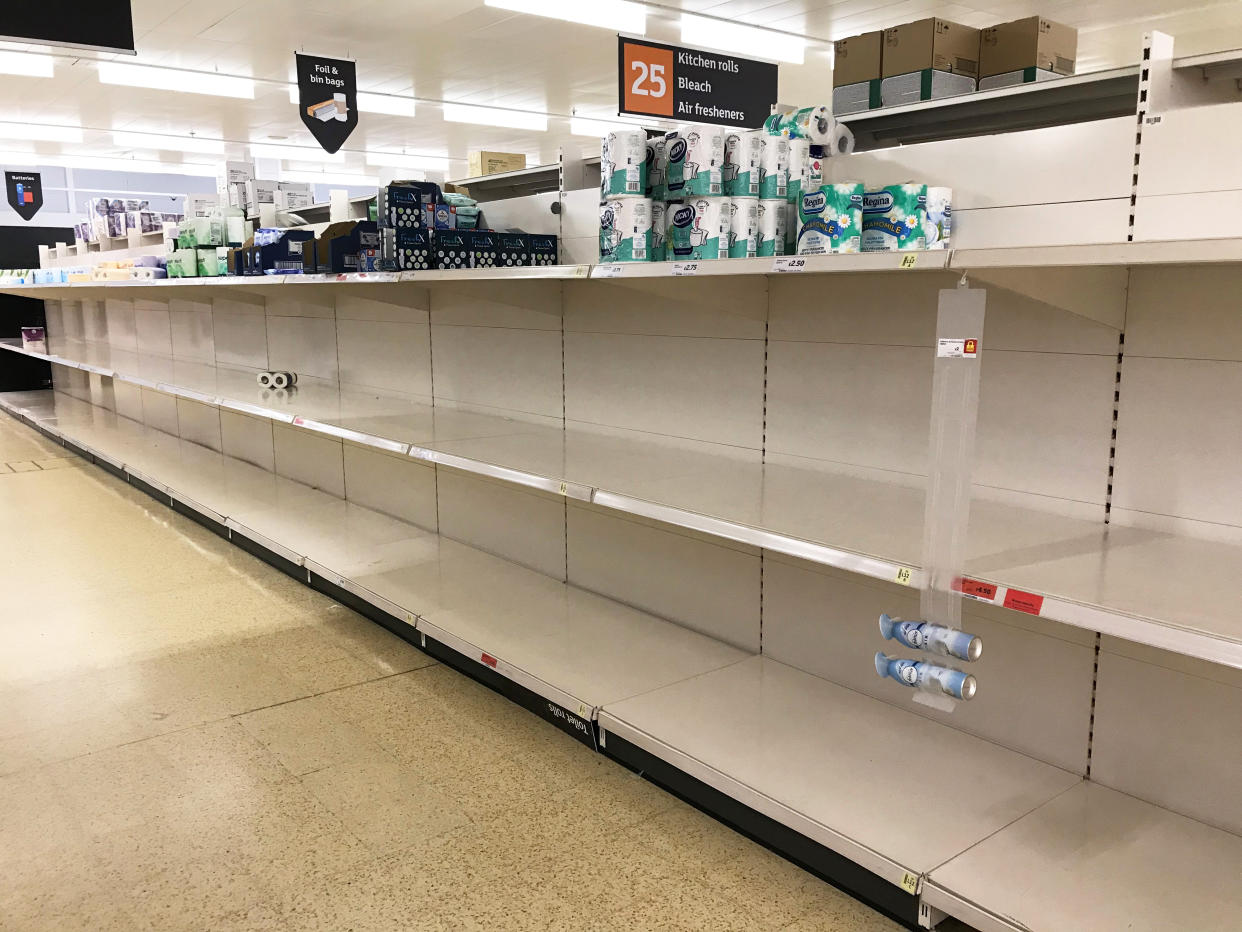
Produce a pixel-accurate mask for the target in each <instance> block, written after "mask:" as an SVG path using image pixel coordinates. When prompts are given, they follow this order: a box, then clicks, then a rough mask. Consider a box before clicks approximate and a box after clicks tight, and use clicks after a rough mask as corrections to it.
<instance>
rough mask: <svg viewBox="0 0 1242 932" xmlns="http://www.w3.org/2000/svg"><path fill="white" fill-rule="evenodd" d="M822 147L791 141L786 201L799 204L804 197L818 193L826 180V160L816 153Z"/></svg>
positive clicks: (805, 142)
mask: <svg viewBox="0 0 1242 932" xmlns="http://www.w3.org/2000/svg"><path fill="white" fill-rule="evenodd" d="M821 151H822V147H821V146H817V145H813V144H812V143H809V142H807V141H806V140H805V139H791V140H789V179H788V182H787V184H786V187H785V200H786V201H788V202H789V203H790V204H797V203H798V202H799V201H800V200H802V195H803V194H806V193H809V192H814V191H818V190H819V187H820V185H821V184H823V180H824V160H823V158H822V157H820V156H819V155H817V154H816V153H818V152H821Z"/></svg>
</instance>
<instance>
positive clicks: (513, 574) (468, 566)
mask: <svg viewBox="0 0 1242 932" xmlns="http://www.w3.org/2000/svg"><path fill="white" fill-rule="evenodd" d="M0 404H3V405H4V406H6V407H8V408H10V410H14V409H16V410H17V411H18V412H19V413H22V412H24V413H25V414H26V415H27V416H28V417H30V418H31V419H32V420H33V421H35V422H36V423H39V424H41V425H42V426H44V427H45V428H48V429H52V430H53V431H54V432H56V433H58V434H59V435H61V436H63V437H65V438H66V439H68V440H69V441H70V442H72V443H74V444H76V445H79V446H81V447H84V448H86V449H87V450H88V451H89V452H92V453H98V454H100V455H102V456H103V457H105V459H106V460H107V461H109V462H112V463H114V464H117V465H123V468H124V469H125V471H126V472H128V473H130V474H131V475H134V476H136V477H138V478H139V479H141V480H142V481H144V482H147V483H148V484H151V485H153V486H154V487H155V488H156V489H158V490H160V491H161V492H163V491H166V492H167V494H169V495H170V497H171V498H173V499H177V500H178V501H183V502H187V503H191V505H192V507H193V506H198V507H197V508H196V510H202V509H206V511H205V512H204V513H205V514H206V515H207V516H208V517H210V518H213V519H214V520H217V521H220V522H221V523H226V524H227V526H228V527H229V528H230V529H231V530H233V532H234V533H237V534H241V535H242V536H244V537H247V538H250V539H252V540H255V541H257V542H258V543H260V544H262V545H263V546H265V547H268V548H269V549H272V550H274V551H275V552H276V553H277V554H278V555H280V556H282V557H284V558H285V559H287V560H289V561H290V562H292V563H294V564H301V565H304V566H305V567H307V568H308V569H309V570H311V571H313V572H316V573H318V574H319V575H321V576H323V577H324V578H326V579H327V580H328V581H329V582H331V583H332V584H333V585H338V586H341V587H342V588H344V589H346V590H347V591H349V592H351V593H353V594H354V595H357V596H358V597H359V598H362V599H363V600H364V601H367V602H369V603H371V604H373V605H375V606H377V607H379V608H380V609H382V610H384V611H386V612H388V613H389V614H392V615H394V616H395V617H397V618H398V619H409V618H413V617H415V616H422V618H420V620H419V621H418V622H417V623H416V624H417V625H418V626H419V630H421V631H423V632H424V633H426V634H427V636H429V637H433V638H436V639H442V640H444V641H445V642H447V643H448V644H449V646H450V647H453V648H454V649H460V650H461V651H462V652H464V653H466V655H467V656H468V657H472V658H473V659H474V660H476V661H480V662H487V661H485V660H483V655H484V654H486V655H487V658H488V660H490V661H491V662H490V663H489V666H492V667H493V668H494V669H496V670H497V671H498V672H500V673H502V674H504V675H506V676H508V677H509V678H511V679H514V680H515V681H517V682H519V683H521V684H522V685H524V686H526V687H527V688H530V689H532V690H533V691H534V692H537V693H539V694H540V695H543V696H545V697H547V698H549V699H552V700H553V701H556V702H558V703H560V704H561V705H564V706H565V707H566V708H570V709H572V710H574V711H577V712H578V714H581V715H584V716H586V717H588V718H589V717H591V716H592V715H593V712H594V710H595V709H597V708H598V707H599V706H601V705H603V704H604V703H605V702H612V701H616V700H619V699H624V698H627V697H629V696H633V695H635V694H637V693H641V692H646V691H648V690H651V689H655V688H658V687H659V686H663V685H667V684H668V683H671V682H675V681H676V680H680V679H685V678H686V677H689V676H695V675H697V674H699V673H702V672H704V671H706V670H712V669H715V668H717V667H720V666H724V665H726V664H729V663H734V662H736V661H738V660H741V659H744V658H745V657H746V656H748V655H747V654H746V653H745V652H743V651H741V650H738V649H736V648H733V647H730V646H728V645H725V644H722V643H720V642H718V641H716V640H714V639H712V638H709V637H706V636H704V635H701V634H698V633H696V632H693V631H690V630H688V629H686V628H682V627H680V626H679V625H675V624H672V623H671V622H667V621H664V620H661V619H658V618H655V617H654V616H651V615H648V614H646V613H644V612H641V611H638V610H636V609H632V608H629V607H627V606H623V605H621V604H620V603H617V602H614V601H612V600H610V599H607V598H604V597H602V596H597V595H595V594H593V593H590V592H586V591H583V590H580V589H577V588H575V587H572V586H567V585H565V584H564V583H561V582H558V581H557V580H555V579H551V578H549V577H547V576H544V575H542V574H540V573H538V572H535V571H534V570H529V569H525V568H523V567H520V566H518V565H516V564H513V563H510V562H508V561H506V560H502V559H500V558H498V557H493V556H491V555H489V554H485V553H482V552H481V551H478V550H475V549H473V548H471V547H467V546H465V545H463V544H459V543H456V542H454V541H451V540H446V539H443V538H441V537H439V536H438V535H436V534H432V533H429V532H427V531H424V530H421V529H419V528H417V527H415V526H413V525H410V524H407V523H406V522H403V521H400V520H398V519H396V518H391V517H389V516H387V515H384V514H381V513H379V512H375V511H371V510H370V509H367V508H363V507H361V506H359V505H355V504H353V503H350V502H346V501H342V500H341V499H338V498H335V497H333V496H331V495H328V494H327V493H325V492H320V491H317V490H315V489H312V488H310V487H308V486H305V485H302V484H301V483H298V482H294V481H293V480H291V479H286V478H283V477H281V476H277V475H274V474H273V473H270V472H267V471H266V470H263V469H260V468H259V467H257V466H252V465H250V464H248V463H244V462H242V461H240V460H236V459H233V458H231V457H227V456H223V455H221V454H220V453H216V452H215V451H212V450H209V449H207V448H205V447H201V446H198V445H197V444H193V443H189V442H187V441H183V440H179V439H178V438H176V437H172V436H170V435H168V434H164V433H162V432H160V431H157V430H154V429H152V428H149V427H144V426H143V425H141V424H138V423H136V422H134V421H130V420H128V419H126V418H123V417H118V416H117V415H115V414H113V413H111V412H109V411H106V410H104V409H102V408H98V407H95V406H93V405H91V404H89V403H87V402H84V401H80V400H77V399H74V398H70V397H68V396H66V395H64V394H60V393H55V394H54V393H52V392H41V393H25V394H22V395H21V396H20V397H16V396H10V395H7V394H5V395H0ZM424 619H425V620H424ZM570 703H572V704H570Z"/></svg>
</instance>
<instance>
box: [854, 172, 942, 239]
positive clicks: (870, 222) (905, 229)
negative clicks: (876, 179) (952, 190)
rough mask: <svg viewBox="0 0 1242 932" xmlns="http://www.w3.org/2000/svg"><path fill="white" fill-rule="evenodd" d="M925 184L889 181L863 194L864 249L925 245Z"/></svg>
mask: <svg viewBox="0 0 1242 932" xmlns="http://www.w3.org/2000/svg"><path fill="white" fill-rule="evenodd" d="M926 213H927V185H922V184H890V185H886V186H885V187H883V188H880V189H879V190H878V191H868V192H866V193H865V194H863V230H862V249H863V252H897V251H906V250H912V249H926V248H927V237H926V236H925V235H924V233H923V220H924V218H925V215H926Z"/></svg>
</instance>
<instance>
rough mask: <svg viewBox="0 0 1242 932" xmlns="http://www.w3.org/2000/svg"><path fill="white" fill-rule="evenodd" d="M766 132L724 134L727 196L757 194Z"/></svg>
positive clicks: (752, 131)
mask: <svg viewBox="0 0 1242 932" xmlns="http://www.w3.org/2000/svg"><path fill="white" fill-rule="evenodd" d="M766 135H767V134H766V133H765V132H764V131H763V130H761V129H757V130H740V131H735V132H731V133H728V134H727V135H726V136H725V149H724V152H725V155H724V159H725V160H724V170H723V172H722V173H721V177H722V179H723V181H724V193H725V194H726V195H728V196H729V197H758V196H759V164H760V162H761V161H762V159H763V142H764V138H765V137H766Z"/></svg>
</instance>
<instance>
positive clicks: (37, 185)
mask: <svg viewBox="0 0 1242 932" xmlns="http://www.w3.org/2000/svg"><path fill="white" fill-rule="evenodd" d="M4 190H5V193H7V194H8V196H9V206H10V207H12V208H13V209H14V210H15V211H17V215H18V216H19V217H21V218H22V219H23V220H30V219H32V218H33V217H34V215H35V214H37V213H38V212H39V208H40V207H42V206H43V178H42V176H40V175H39V173H38V172H5V173H4Z"/></svg>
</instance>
